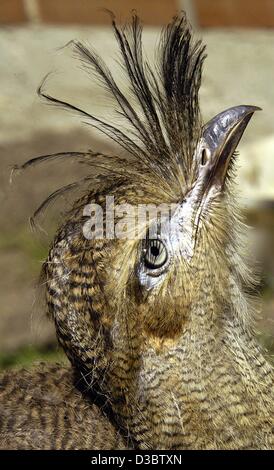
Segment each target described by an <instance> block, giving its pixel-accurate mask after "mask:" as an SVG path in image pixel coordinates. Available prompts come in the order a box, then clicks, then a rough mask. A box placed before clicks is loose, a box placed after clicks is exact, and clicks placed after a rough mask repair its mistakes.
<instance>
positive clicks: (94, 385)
mask: <svg viewBox="0 0 274 470" xmlns="http://www.w3.org/2000/svg"><path fill="white" fill-rule="evenodd" d="M113 28H114V34H115V36H116V39H117V42H118V45H119V48H120V53H121V59H122V65H123V68H124V70H125V71H126V73H127V76H128V80H129V85H130V90H131V93H132V95H133V97H134V99H135V103H137V104H136V106H135V103H134V104H133V102H132V101H130V100H128V99H127V97H126V96H125V95H124V94H123V93H122V92H121V90H120V89H119V87H118V85H117V83H116V82H115V80H114V77H113V76H112V73H111V71H110V70H109V69H108V67H107V66H106V64H105V63H104V62H103V61H102V60H101V58H99V57H98V55H97V54H96V53H95V52H94V51H92V50H91V49H89V48H87V47H86V46H85V45H83V44H81V43H79V42H73V43H72V47H73V49H74V51H75V53H76V55H77V56H78V57H80V59H81V61H82V63H83V64H84V66H85V68H87V70H88V72H90V71H93V72H94V73H95V75H96V76H97V77H99V79H100V81H101V83H102V84H103V86H104V87H105V88H106V90H107V91H108V92H109V93H110V94H111V95H112V96H113V98H114V101H115V103H116V109H117V112H118V113H119V116H121V117H123V119H124V122H125V126H126V131H125V130H124V129H122V128H118V127H116V126H115V125H114V124H113V122H107V121H103V120H101V119H99V118H97V117H95V116H93V115H91V114H90V113H88V112H86V111H84V110H82V109H80V108H78V107H76V106H75V105H72V104H69V103H67V102H65V101H62V100H59V99H57V98H55V97H53V96H51V95H50V94H48V93H47V92H46V91H45V83H43V84H42V86H41V87H40V89H39V93H40V96H42V97H44V98H45V99H47V100H48V101H49V102H50V103H52V104H56V105H61V106H63V107H65V108H66V109H68V110H71V111H74V112H77V113H78V114H79V115H80V116H81V117H84V119H85V120H86V122H87V123H88V124H90V125H92V126H94V127H96V128H97V129H99V130H100V131H101V132H103V133H105V134H106V135H108V136H109V137H110V138H111V139H113V140H114V141H115V142H117V143H119V144H120V146H121V147H122V149H123V151H124V152H125V153H124V154H123V155H122V156H121V155H118V156H116V155H115V156H112V157H109V156H105V155H101V154H99V155H98V154H97V155H96V154H94V153H93V152H91V151H88V152H86V153H79V154H74V153H69V152H68V153H67V154H64V153H62V154H55V155H51V156H42V157H39V158H38V159H36V160H32V161H30V162H28V163H26V165H25V167H28V166H33V165H35V164H36V163H41V162H46V161H50V160H54V159H66V158H76V160H77V161H79V162H80V163H81V164H85V165H87V168H88V171H89V172H90V173H88V175H87V177H86V178H85V179H84V180H83V181H81V182H78V183H77V182H75V185H73V186H69V187H65V188H62V189H60V190H58V191H57V192H56V193H54V194H53V195H51V196H49V198H48V200H46V201H45V202H44V203H43V204H42V205H41V207H40V209H41V210H42V209H44V208H46V207H47V205H48V203H51V202H52V201H54V200H55V199H56V198H57V197H58V196H59V194H63V193H65V192H66V191H70V190H71V189H73V190H74V189H75V188H78V189H79V187H80V188H81V189H83V191H84V194H82V197H80V198H79V199H78V200H77V202H76V203H75V205H74V207H73V210H72V211H71V212H69V213H68V217H67V221H66V222H64V224H63V225H62V226H61V228H60V229H59V231H58V233H57V234H56V237H55V239H54V241H53V244H52V246H51V249H50V253H49V256H48V259H47V261H46V263H45V265H44V270H43V282H44V283H45V285H46V298H47V304H48V311H49V315H50V316H51V317H52V318H53V320H54V322H55V326H56V331H57V337H58V340H59V342H60V344H61V345H62V347H63V348H64V350H65V352H66V354H67V356H68V357H69V359H70V361H71V363H72V365H73V367H74V368H75V369H76V370H78V371H80V372H81V373H82V374H83V376H84V377H85V378H86V383H87V392H88V391H90V392H92V393H93V394H97V396H100V397H104V399H105V400H106V402H107V403H108V405H109V406H110V408H111V410H112V412H113V416H114V420H115V426H119V429H120V431H121V432H122V433H123V434H124V435H129V436H130V438H131V439H132V442H133V444H134V446H135V448H141V449H190V448H191V449H269V448H273V447H274V433H273V428H274V421H273V416H274V415H273V404H274V397H273V385H274V372H273V367H272V366H271V364H270V363H269V362H268V361H267V360H266V358H265V352H264V351H262V348H261V347H260V346H259V345H258V343H257V340H256V338H255V334H254V321H253V317H254V316H255V313H256V303H255V302H254V295H251V294H252V293H253V291H254V289H256V276H255V274H254V270H253V268H252V267H251V266H250V262H249V260H250V258H251V256H250V253H248V251H247V244H246V238H245V234H246V231H247V228H246V227H245V225H244V224H243V222H242V219H241V217H240V215H239V213H238V207H237V197H236V196H235V192H234V190H233V167H232V166H231V168H230V169H229V172H230V179H229V178H227V181H226V185H225V188H224V192H223V194H222V195H219V196H218V197H217V196H216V198H215V199H214V201H213V202H212V203H211V205H210V207H208V208H207V209H206V210H204V212H203V213H202V215H201V217H200V221H199V230H198V229H197V237H196V238H197V239H196V244H195V250H194V253H193V257H192V259H191V262H189V263H187V262H186V261H185V260H184V258H183V257H180V258H179V257H178V258H176V257H175V259H174V263H173V264H172V267H171V268H170V269H169V271H168V272H167V273H166V274H165V278H164V281H163V282H162V284H161V286H160V287H159V288H157V289H156V290H152V292H145V291H143V290H142V288H141V287H140V285H139V284H138V280H137V279H136V266H137V264H138V261H139V260H140V244H139V242H138V241H136V240H115V239H113V240H107V239H102V240H87V239H85V237H84V236H83V231H82V227H83V222H84V220H85V219H84V217H83V207H84V206H85V205H86V204H87V203H89V202H95V203H97V204H100V205H101V206H102V207H104V201H105V196H106V195H107V194H112V195H114V197H115V203H116V204H121V203H125V202H128V203H130V204H133V205H136V204H139V203H142V204H148V203H151V202H153V203H155V204H157V203H161V202H166V203H169V202H180V201H182V200H183V198H184V197H185V195H186V194H187V192H188V191H189V189H190V188H192V187H193V185H194V184H195V177H196V168H195V160H194V158H193V154H194V150H195V148H196V146H197V142H198V140H199V138H200V136H201V133H202V125H201V118H200V111H199V103H198V92H199V86H200V82H201V70H202V64H203V60H204V57H205V53H204V46H203V45H202V44H201V43H200V42H195V41H194V40H193V37H192V33H191V29H190V27H189V25H188V23H187V21H186V18H185V16H184V15H181V16H179V17H176V18H174V19H173V20H172V22H171V23H170V24H169V25H168V26H167V27H166V28H165V30H164V31H163V34H162V38H161V43H160V46H159V53H158V62H157V64H156V65H155V66H152V65H151V64H148V63H147V62H146V60H145V59H144V54H143V50H142V28H141V24H140V21H139V19H138V18H137V16H136V15H133V19H132V22H131V24H130V25H128V26H126V27H125V28H120V27H118V26H117V25H116V22H115V19H113ZM121 153H122V151H121ZM232 163H233V162H232ZM231 165H232V164H231ZM77 185H78V186H77ZM38 213H39V210H38Z"/></svg>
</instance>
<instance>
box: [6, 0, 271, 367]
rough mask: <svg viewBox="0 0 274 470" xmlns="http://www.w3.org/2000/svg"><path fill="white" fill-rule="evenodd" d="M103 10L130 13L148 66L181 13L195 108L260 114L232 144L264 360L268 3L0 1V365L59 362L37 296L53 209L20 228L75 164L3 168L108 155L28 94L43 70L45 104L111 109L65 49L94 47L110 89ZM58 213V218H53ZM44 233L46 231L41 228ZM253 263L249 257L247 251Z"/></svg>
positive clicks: (86, 131) (267, 328)
mask: <svg viewBox="0 0 274 470" xmlns="http://www.w3.org/2000/svg"><path fill="white" fill-rule="evenodd" d="M104 8H107V9H109V10H112V11H113V12H115V14H116V17H117V19H118V20H120V21H124V20H126V19H128V18H129V17H130V12H131V10H133V9H135V10H136V11H137V13H138V14H139V15H140V16H141V17H142V19H143V22H144V23H145V25H146V28H145V35H144V44H145V49H146V51H147V55H148V56H153V47H154V45H155V40H156V39H157V37H158V36H159V32H160V31H161V28H162V26H163V25H164V24H166V23H167V22H168V21H169V20H170V18H171V17H172V16H173V15H174V14H175V13H176V12H178V11H180V10H182V9H184V10H186V11H187V14H188V17H189V19H190V21H191V23H192V25H193V27H194V29H195V30H196V32H197V35H198V36H199V37H202V38H203V40H204V41H205V43H206V44H207V47H208V59H207V61H206V64H205V69H204V80H203V85H202V89H201V104H202V111H203V115H204V119H205V120H206V119H208V118H210V117H212V116H213V115H214V114H216V113H218V112H219V111H221V110H223V109H224V108H226V107H230V106H233V105H237V104H254V105H257V106H260V107H262V108H263V112H261V113H257V114H256V116H255V118H254V119H253V120H252V123H251V124H250V126H249V128H248V130H247V132H246V134H245V137H244V139H243V141H242V143H241V145H240V148H239V150H240V157H239V187H240V189H241V192H242V199H241V201H242V202H241V203H242V205H243V209H244V210H245V212H246V214H247V217H248V220H249V222H250V223H251V224H252V225H253V226H255V227H256V231H255V236H256V250H257V253H256V255H258V256H259V258H260V260H261V264H262V277H263V282H262V286H261V291H260V294H261V295H262V298H263V309H262V319H261V321H260V322H259V326H258V333H259V334H260V337H261V340H262V341H263V342H264V343H265V344H266V346H267V347H268V348H269V349H270V350H271V348H273V340H272V338H273V336H274V216H273V208H274V121H273V108H274V86H273V84H274V29H273V28H274V0H149V1H147V0H127V1H124V0H102V1H99V0H0V61H1V62H0V64H1V66H0V110H1V112H0V152H1V159H0V169H1V171H0V207H1V210H0V227H1V231H0V263H1V265H0V267H1V270H0V367H7V366H12V365H15V364H19V363H20V364H22V363H29V362H32V361H33V360H35V359H37V358H41V357H42V358H46V359H56V358H58V357H59V356H60V357H61V353H59V352H58V349H57V346H56V340H55V336H54V330H53V327H52V325H51V323H50V322H49V321H48V320H47V318H45V313H44V312H45V310H44V305H43V302H42V299H41V298H40V295H39V292H38V291H37V290H36V288H35V286H36V284H37V281H38V277H39V271H40V268H41V264H42V261H43V259H44V258H45V257H46V254H47V250H48V245H49V243H50V239H51V236H52V233H53V231H54V220H55V219H56V217H55V216H54V210H53V215H52V216H51V217H52V218H50V217H49V220H48V218H47V223H46V225H45V226H44V225H43V231H40V232H38V233H32V232H31V230H30V228H29V224H28V218H29V217H30V216H31V215H32V213H33V211H34V210H35V208H36V207H37V206H38V205H39V202H41V201H42V200H43V198H45V197H46V196H47V195H48V194H49V193H50V192H52V191H54V189H56V188H57V187H58V186H60V185H62V184H65V183H67V182H71V181H73V180H75V179H76V178H77V177H78V176H81V174H80V173H81V172H80V170H79V168H76V167H75V166H73V165H72V164H66V165H64V164H63V165H56V166H54V165H48V166H43V167H41V168H37V169H33V170H30V171H29V172H26V173H25V174H23V175H22V176H20V177H17V178H15V181H14V182H13V184H12V185H10V184H9V175H10V169H11V166H12V165H13V164H15V163H17V164H18V163H19V164H20V163H22V162H24V161H25V160H27V159H28V158H31V157H34V156H37V155H39V154H47V153H51V152H60V151H66V150H85V149H87V148H92V149H95V150H103V151H109V152H111V151H112V144H111V143H110V142H108V141H106V140H104V138H103V137H102V136H101V135H98V134H97V133H96V132H94V131H92V130H91V129H90V128H88V127H85V126H84V124H82V123H81V122H80V119H79V118H77V117H75V116H73V115H71V114H69V113H66V112H65V111H64V110H61V109H56V108H54V107H51V106H47V105H45V103H43V102H41V100H40V99H39V98H38V97H37V95H36V89H37V87H38V85H39V84H40V83H41V81H42V79H43V77H44V76H45V75H46V74H47V73H48V72H53V73H52V74H51V75H50V77H49V78H48V81H47V88H48V89H49V90H50V92H51V93H52V94H54V95H55V96H58V97H59V98H61V99H62V98H63V99H66V100H69V101H71V102H73V103H74V104H78V105H81V106H82V107H84V109H87V110H89V111H92V113H93V114H97V115H103V114H104V112H106V111H107V105H108V103H107V100H106V98H105V96H104V93H103V92H102V90H100V89H99V88H98V84H97V83H96V81H94V80H93V79H92V77H91V78H90V77H88V76H87V75H86V74H85V73H84V72H83V71H82V70H81V69H80V68H79V63H77V61H75V58H73V54H72V51H71V50H70V49H69V48H63V46H64V45H66V44H67V43H68V42H69V41H70V40H71V39H80V40H83V41H85V42H87V43H88V44H90V45H91V46H92V47H94V48H96V49H97V50H98V52H99V54H101V55H103V56H104V58H105V60H106V61H107V62H108V63H110V64H111V66H112V68H113V70H114V72H115V73H116V78H117V81H118V82H119V83H120V84H121V86H123V77H122V76H121V75H119V71H118V69H117V63H116V58H117V50H116V47H115V42H114V40H113V36H112V32H111V29H110V25H109V24H110V20H109V16H108V15H107V14H106V13H105V12H104V11H103V9H104ZM56 213H57V211H56ZM45 227H46V228H45ZM254 257H255V253H254Z"/></svg>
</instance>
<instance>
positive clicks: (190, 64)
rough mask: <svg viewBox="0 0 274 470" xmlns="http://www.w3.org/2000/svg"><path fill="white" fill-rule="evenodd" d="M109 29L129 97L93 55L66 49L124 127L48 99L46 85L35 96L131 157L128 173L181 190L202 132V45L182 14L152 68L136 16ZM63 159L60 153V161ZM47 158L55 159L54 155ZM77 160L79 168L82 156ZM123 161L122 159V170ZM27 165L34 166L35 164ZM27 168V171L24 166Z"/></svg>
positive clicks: (92, 160) (84, 50)
mask: <svg viewBox="0 0 274 470" xmlns="http://www.w3.org/2000/svg"><path fill="white" fill-rule="evenodd" d="M112 25H113V30H114V34H115V37H116V40H117V43H118V46H119V51H120V57H121V61H120V62H121V64H122V67H123V69H124V71H125V72H126V76H127V78H128V84H129V93H128V94H127V93H123V92H122V91H121V89H120V88H119V86H118V85H117V82H116V80H115V79H114V77H113V74H112V72H111V70H110V69H109V68H108V66H107V65H106V64H105V62H104V61H103V60H102V59H101V58H100V57H99V56H98V55H97V53H96V52H95V51H93V50H92V49H90V48H88V47H87V46H86V45H84V44H83V43H81V42H78V41H73V42H72V43H70V44H71V45H72V47H73V50H74V52H75V53H76V54H77V56H78V57H79V58H80V60H81V61H82V63H83V65H84V66H85V68H87V70H88V72H89V73H90V72H92V73H93V74H95V75H96V76H97V77H98V78H99V80H100V83H101V84H102V85H103V86H104V87H105V89H106V90H107V92H108V93H110V94H111V96H112V97H113V99H114V101H115V110H116V112H117V113H118V114H119V116H120V117H121V118H122V119H123V121H124V123H125V125H124V127H122V126H115V124H114V123H113V122H108V121H107V120H102V119H99V118H98V117H96V116H94V115H92V114H90V113H88V112H86V111H84V110H83V109H80V108H78V107H76V106H74V105H73V104H70V103H68V102H65V101H62V100H59V99H57V98H55V97H53V96H51V95H49V94H48V93H47V92H46V91H45V81H44V83H43V84H42V85H41V87H40V88H39V90H38V93H39V95H40V96H42V97H43V98H45V99H47V100H48V101H50V102H51V103H53V104H56V105H61V106H63V107H65V108H67V109H69V110H72V111H74V112H77V113H78V114H79V115H80V116H81V117H84V120H85V122H86V123H88V124H90V125H92V126H93V127H95V128H97V129H98V130H100V131H101V132H103V133H104V134H106V135H107V136H108V137H110V138H111V139H113V140H114V141H116V142H117V143H118V144H119V145H120V146H121V147H123V149H124V150H126V152H127V153H129V154H130V156H131V160H130V161H131V162H132V160H133V162H134V165H133V166H132V163H131V168H132V172H134V171H135V172H136V173H139V174H140V173H142V172H143V174H147V175H148V174H150V175H154V176H157V177H158V178H160V180H162V181H164V182H165V185H168V186H169V187H170V188H171V192H172V186H176V187H177V188H178V187H182V185H183V184H184V182H185V181H187V179H188V177H189V172H190V168H191V163H192V156H193V152H194V148H195V146H196V144H197V139H198V138H199V136H200V132H201V122H200V111H199V102H198V93H199V88H200V83H201V72H202V65H203V61H204V58H205V47H204V46H203V45H202V44H201V41H194V40H193V37H192V32H191V28H190V26H189V24H188V22H187V19H186V17H185V15H184V14H181V15H180V16H177V17H175V18H173V20H172V21H171V22H170V23H169V24H168V25H167V26H166V27H165V28H164V30H163V32H162V34H161V38H160V42H159V46H158V50H157V59H156V61H155V63H154V64H150V63H148V61H147V60H146V59H145V55H144V52H143V45H142V25H141V22H140V19H139V18H138V17H137V16H136V15H135V14H134V15H133V16H132V20H131V22H130V23H129V24H127V25H126V26H124V27H118V26H117V24H116V21H115V18H114V17H112ZM130 96H131V98H130ZM88 155H89V154H88V153H87V154H86V155H85V163H88V164H90V165H93V163H94V165H95V166H96V157H95V158H94V157H93V154H92V152H90V158H88ZM64 156H65V154H64V153H62V154H61V158H64ZM69 156H72V154H71V152H68V157H69ZM47 157H48V158H49V159H53V158H55V157H56V158H58V154H56V156H55V155H51V156H47ZM79 157H80V158H79V160H80V161H81V162H83V158H82V157H81V155H79ZM76 158H77V156H76ZM45 160H47V158H45V157H38V160H37V162H38V161H45ZM125 161H126V160H125V159H123V164H126V163H125ZM31 162H32V163H35V159H33V160H32V161H31ZM117 162H118V166H120V164H121V160H120V159H119V158H118V160H117V158H116V157H113V161H112V165H113V170H115V169H117ZM26 165H27V166H29V164H28V162H27V164H26ZM110 168H111V165H110V161H109V159H108V169H110ZM128 171H129V169H128ZM114 173H115V172H114ZM133 181H134V178H133Z"/></svg>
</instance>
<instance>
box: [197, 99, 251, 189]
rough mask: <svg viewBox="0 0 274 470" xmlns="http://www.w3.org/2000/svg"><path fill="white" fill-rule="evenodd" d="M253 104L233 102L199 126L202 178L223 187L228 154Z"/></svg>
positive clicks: (249, 117) (236, 140) (237, 140)
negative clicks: (235, 103) (234, 104)
mask: <svg viewBox="0 0 274 470" xmlns="http://www.w3.org/2000/svg"><path fill="white" fill-rule="evenodd" d="M258 110H260V108H258V107H256V106H243V105H242V106H235V107H234V108H229V109H227V110H226V111H223V112H222V113H220V114H218V115H217V116H215V117H214V118H213V119H211V120H210V121H209V122H208V123H207V124H206V125H205V126H204V128H203V136H202V142H201V145H200V148H199V152H198V155H197V157H198V158H199V168H200V169H201V170H202V169H203V170H202V171H203V172H205V173H206V179H208V178H209V179H210V181H212V182H215V183H217V184H218V186H220V187H223V184H224V181H225V177H226V175H227V169H228V167H229V163H230V161H231V157H232V155H233V153H234V152H235V150H236V148H237V145H238V144H239V142H240V140H241V137H242V135H243V133H244V131H245V129H246V127H247V125H248V123H249V121H250V119H251V117H252V115H253V114H254V112H255V111H258Z"/></svg>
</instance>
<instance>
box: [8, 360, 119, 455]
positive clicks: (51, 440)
mask: <svg viewBox="0 0 274 470" xmlns="http://www.w3.org/2000/svg"><path fill="white" fill-rule="evenodd" d="M80 386H81V380H80V379H79V377H77V375H76V374H75V373H74V372H73V371H72V369H70V368H65V367H63V366H61V365H60V364H56V365H46V364H40V365H39V367H37V368H36V369H35V370H34V371H27V370H21V371H9V372H6V373H5V374H4V375H2V377H1V379H0V402H1V405H0V449H33V450H35V449H125V448H126V444H125V442H124V440H123V439H122V437H121V435H120V434H119V432H118V431H117V429H116V428H115V427H114V425H113V424H111V422H110V419H109V417H107V414H105V413H104V412H102V410H101V409H100V408H99V406H97V405H95V404H94V400H93V399H92V397H91V396H87V395H85V394H83V393H81V391H80V390H78V388H79V387H80Z"/></svg>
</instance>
